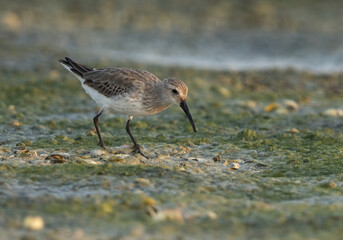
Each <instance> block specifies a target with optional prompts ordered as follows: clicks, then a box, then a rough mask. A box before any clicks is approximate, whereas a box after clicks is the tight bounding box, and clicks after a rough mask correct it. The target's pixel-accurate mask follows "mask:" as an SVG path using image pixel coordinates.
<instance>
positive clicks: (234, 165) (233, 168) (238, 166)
mask: <svg viewBox="0 0 343 240" xmlns="http://www.w3.org/2000/svg"><path fill="white" fill-rule="evenodd" d="M239 168H240V165H239V163H232V166H231V167H230V168H229V169H228V171H232V170H238V169H239Z"/></svg>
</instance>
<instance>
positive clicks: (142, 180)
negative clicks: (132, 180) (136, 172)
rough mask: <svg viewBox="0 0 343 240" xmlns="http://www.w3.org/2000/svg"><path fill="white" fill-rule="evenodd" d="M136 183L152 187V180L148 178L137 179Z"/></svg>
mask: <svg viewBox="0 0 343 240" xmlns="http://www.w3.org/2000/svg"><path fill="white" fill-rule="evenodd" d="M136 182H137V183H139V184H141V185H144V186H149V185H150V180H149V179H146V178H136Z"/></svg>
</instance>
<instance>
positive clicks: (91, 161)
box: [82, 159, 100, 165]
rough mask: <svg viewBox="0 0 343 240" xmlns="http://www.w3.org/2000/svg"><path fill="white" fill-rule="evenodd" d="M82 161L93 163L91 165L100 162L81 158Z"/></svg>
mask: <svg viewBox="0 0 343 240" xmlns="http://www.w3.org/2000/svg"><path fill="white" fill-rule="evenodd" d="M82 162H84V163H87V164H93V165H98V164H100V162H96V161H94V160H92V159H83V160H82Z"/></svg>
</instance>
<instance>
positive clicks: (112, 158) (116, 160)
mask: <svg viewBox="0 0 343 240" xmlns="http://www.w3.org/2000/svg"><path fill="white" fill-rule="evenodd" d="M106 162H108V163H110V162H111V163H125V159H123V158H120V157H118V156H115V155H113V156H110V157H109V158H107V159H106Z"/></svg>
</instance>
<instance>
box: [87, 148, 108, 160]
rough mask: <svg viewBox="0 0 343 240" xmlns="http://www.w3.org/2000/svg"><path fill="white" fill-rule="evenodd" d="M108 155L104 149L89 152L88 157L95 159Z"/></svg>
mask: <svg viewBox="0 0 343 240" xmlns="http://www.w3.org/2000/svg"><path fill="white" fill-rule="evenodd" d="M106 154H108V153H107V151H106V150H104V149H94V150H92V151H91V153H90V155H91V157H93V158H95V157H99V156H101V155H106Z"/></svg>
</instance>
